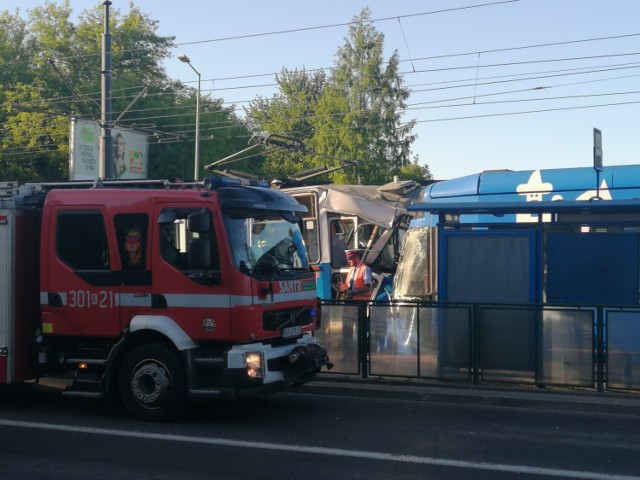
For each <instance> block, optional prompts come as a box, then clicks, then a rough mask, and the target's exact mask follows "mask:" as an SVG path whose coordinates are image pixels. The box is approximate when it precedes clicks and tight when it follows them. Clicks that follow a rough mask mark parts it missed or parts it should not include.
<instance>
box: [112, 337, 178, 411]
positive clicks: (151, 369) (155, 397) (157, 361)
mask: <svg viewBox="0 0 640 480" xmlns="http://www.w3.org/2000/svg"><path fill="white" fill-rule="evenodd" d="M119 383H120V385H119V387H120V395H121V398H122V403H123V404H124V407H125V408H126V409H127V411H128V412H129V414H130V415H132V416H133V417H135V418H139V419H143V420H170V419H172V418H175V417H176V416H178V415H180V414H181V413H182V412H183V409H184V406H185V398H186V396H185V378H184V373H183V369H182V364H181V361H180V358H179V357H178V355H177V352H175V351H174V350H173V349H172V348H170V347H169V346H167V345H163V344H159V343H156V344H150V345H143V346H141V347H138V348H136V349H135V350H133V351H132V352H131V353H129V354H128V355H127V356H126V357H125V359H124V362H123V363H122V368H121V369H120V375H119Z"/></svg>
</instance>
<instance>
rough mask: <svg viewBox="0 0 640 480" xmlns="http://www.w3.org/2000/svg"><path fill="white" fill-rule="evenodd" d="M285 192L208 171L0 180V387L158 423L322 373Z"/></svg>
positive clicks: (312, 290) (310, 289) (307, 280)
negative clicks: (186, 179) (51, 387)
mask: <svg viewBox="0 0 640 480" xmlns="http://www.w3.org/2000/svg"><path fill="white" fill-rule="evenodd" d="M305 210H306V208H305V207H304V206H302V205H300V204H299V203H297V202H296V201H295V200H293V198H292V197H290V196H289V195H287V194H286V193H283V192H280V191H274V190H270V189H268V188H264V187H263V186H257V185H256V184H254V183H253V184H250V185H249V184H244V183H242V184H240V182H238V183H236V182H234V181H233V180H229V179H221V178H215V177H212V178H208V179H206V180H205V181H204V182H202V183H200V184H170V183H168V182H164V181H144V182H136V183H132V182H127V181H120V182H87V183H74V182H70V183H65V182H63V183H58V184H24V185H18V184H12V183H7V182H4V183H2V184H0V384H14V383H21V382H26V381H35V380H38V379H40V378H43V377H61V378H66V379H68V382H67V383H68V386H67V388H66V389H65V390H64V392H63V393H64V394H65V395H71V396H82V397H96V398H115V399H119V400H120V401H121V402H122V404H123V405H124V407H125V408H126V410H127V411H128V412H129V414H130V415H132V416H134V417H136V418H141V419H147V420H167V419H170V418H175V417H176V416H178V415H179V414H180V413H182V412H183V411H184V409H185V407H186V405H187V403H188V401H189V400H190V399H193V398H204V399H209V398H242V397H248V396H255V395H259V394H263V393H267V392H273V391H277V390H279V389H281V388H284V387H287V386H292V385H296V384H301V383H305V382H307V381H309V380H312V379H313V378H314V376H315V375H316V374H317V373H318V372H319V371H320V369H321V368H322V367H323V366H325V367H327V368H330V367H331V364H330V362H329V358H328V356H327V351H326V349H325V348H324V347H323V346H322V345H320V344H319V342H318V341H317V339H316V338H315V337H313V331H314V330H315V329H316V328H318V326H319V322H320V320H319V303H318V299H317V294H316V284H315V274H314V272H313V271H312V270H311V269H310V268H309V265H308V263H307V254H306V250H305V246H304V244H303V242H302V235H301V232H300V225H301V222H300V214H301V213H303V212H304V211H305Z"/></svg>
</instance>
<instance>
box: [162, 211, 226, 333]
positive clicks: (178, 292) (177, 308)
mask: <svg viewBox="0 0 640 480" xmlns="http://www.w3.org/2000/svg"><path fill="white" fill-rule="evenodd" d="M214 215H215V213H214V212H213V211H212V206H211V205H207V204H205V205H202V206H196V205H189V206H185V205H184V204H178V205H171V204H162V205H157V206H156V211H155V212H154V221H153V222H152V225H151V228H153V242H152V265H153V272H152V280H153V282H152V284H153V287H152V294H153V309H154V313H155V314H158V315H164V316H167V317H169V318H171V319H173V320H174V321H175V322H176V323H178V324H179V325H180V327H181V328H182V329H183V330H184V331H185V332H186V333H187V334H188V335H189V336H190V337H191V338H194V339H196V338H203V337H204V338H206V339H220V338H221V337H226V336H227V335H229V334H230V331H229V328H230V327H229V318H230V313H229V311H230V295H229V282H228V280H227V279H226V278H225V274H224V272H222V271H221V268H220V252H219V245H218V239H219V234H218V233H217V232H216V230H215V228H214V222H213V219H214ZM196 216H197V217H198V221H197V222H196V221H194V220H195V217H196ZM203 251H204V252H205V255H204V257H207V258H206V260H205V259H204V258H202V257H203ZM196 257H197V258H198V260H196ZM203 262H204V263H203Z"/></svg>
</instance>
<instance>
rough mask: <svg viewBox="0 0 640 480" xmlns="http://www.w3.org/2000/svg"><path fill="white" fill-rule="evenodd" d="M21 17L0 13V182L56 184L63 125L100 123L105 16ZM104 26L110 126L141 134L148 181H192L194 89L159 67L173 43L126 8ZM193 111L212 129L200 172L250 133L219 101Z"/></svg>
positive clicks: (64, 12) (54, 10)
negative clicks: (145, 139)
mask: <svg viewBox="0 0 640 480" xmlns="http://www.w3.org/2000/svg"><path fill="white" fill-rule="evenodd" d="M19 13H20V11H19V10H16V12H15V13H14V14H11V13H9V12H8V11H0V80H1V82H0V105H2V106H3V107H4V108H2V109H1V110H0V146H1V147H2V150H1V151H0V179H20V180H33V181H35V180H60V179H63V178H66V177H68V151H69V149H68V144H69V137H68V132H69V124H70V121H71V117H72V116H76V117H79V118H86V119H94V120H99V119H100V116H101V105H100V96H101V82H102V77H101V69H102V65H101V63H102V58H101V50H102V33H103V15H104V7H103V6H102V5H98V6H95V7H93V8H89V9H87V10H84V11H83V12H81V14H80V15H79V17H78V18H79V20H78V22H77V24H74V23H73V22H72V21H71V20H70V19H71V13H72V12H71V9H70V7H69V2H68V1H66V2H64V4H62V5H57V4H54V3H52V2H50V1H49V0H45V1H44V2H43V3H42V4H41V5H40V6H38V7H35V8H33V9H32V10H29V11H28V14H27V20H26V21H25V20H23V19H22V17H21V16H20V15H19ZM110 20H111V21H110V33H111V36H112V59H113V67H112V75H113V78H112V119H113V120H114V121H116V120H118V124H117V125H114V126H118V127H129V128H135V129H137V130H140V131H143V132H147V134H148V135H149V140H150V148H149V151H150V156H149V172H150V175H151V177H152V178H160V177H162V178H175V177H179V178H187V179H190V178H193V158H194V143H195V142H194V141H193V140H194V137H195V135H194V133H195V90H194V89H192V88H187V87H186V86H185V85H183V84H181V83H179V82H175V81H172V80H170V79H169V78H168V77H167V75H166V72H165V70H164V67H163V65H162V61H163V60H164V59H166V58H169V56H170V54H171V49H172V47H173V46H174V39H173V37H163V36H159V35H158V34H157V28H158V22H156V21H154V20H153V19H151V18H150V17H149V16H148V15H146V14H144V13H143V12H142V11H141V10H140V9H139V8H137V7H135V6H134V5H133V4H130V5H129V12H128V13H127V14H126V15H123V14H122V13H121V12H120V11H119V10H118V9H114V8H111V9H110ZM143 92H146V93H145V95H141V94H142V93H143ZM76 94H77V95H78V96H79V97H80V98H81V101H80V100H78V99H77V98H76V96H75V95H76ZM201 103H202V105H201V111H202V126H203V128H202V129H201V131H204V130H205V128H208V127H207V124H210V125H209V126H210V127H211V128H215V127H213V126H212V125H214V124H215V125H216V126H217V127H218V130H216V131H215V134H214V132H210V133H209V134H208V135H206V136H205V135H203V136H202V138H203V140H202V142H201V149H200V157H201V159H202V161H201V165H203V164H204V162H206V161H207V160H208V159H216V158H220V157H221V156H225V155H228V154H229V153H231V151H232V150H233V151H237V150H239V149H240V148H243V147H244V146H245V145H246V142H247V140H248V139H249V137H250V134H249V133H248V131H247V129H246V128H245V126H244V123H243V122H242V121H241V120H240V119H239V118H238V117H237V116H236V115H235V114H234V109H233V108H224V107H223V105H222V101H221V100H215V101H214V100H212V99H210V98H208V97H207V96H204V97H203V98H202V102H201ZM222 124H224V125H225V128H224V129H222V128H219V127H220V125H222ZM223 132H224V133H223ZM212 135H213V137H212Z"/></svg>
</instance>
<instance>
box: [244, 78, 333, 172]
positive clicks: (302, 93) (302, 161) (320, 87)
mask: <svg viewBox="0 0 640 480" xmlns="http://www.w3.org/2000/svg"><path fill="white" fill-rule="evenodd" d="M326 81H327V80H326V74H325V73H324V71H322V70H316V71H311V72H307V71H306V70H302V71H298V70H287V69H283V70H282V72H281V73H280V74H279V75H277V76H276V82H277V84H278V88H279V91H278V92H277V93H276V94H274V95H273V97H271V98H264V97H257V98H256V99H254V100H253V101H252V102H251V103H250V105H249V108H248V109H247V122H248V125H249V128H251V129H252V131H254V132H256V133H258V134H260V135H263V136H267V135H271V134H277V135H281V136H284V137H287V138H291V139H294V140H296V141H298V142H300V144H301V146H302V147H304V146H308V144H309V143H310V142H311V141H312V139H313V135H314V133H315V132H314V116H315V114H316V108H317V103H318V99H319V98H320V97H321V96H322V94H323V91H324V87H325V84H326ZM287 143H294V142H288V141H287ZM266 151H267V152H268V153H265V156H264V158H262V159H259V160H256V162H255V167H254V168H256V169H257V170H252V171H257V172H258V173H259V174H260V175H262V176H264V177H267V178H284V177H287V176H289V175H292V174H294V173H296V172H299V171H300V170H304V169H307V168H312V167H316V166H318V165H321V164H322V162H323V161H324V160H323V159H322V158H319V157H318V156H317V155H313V154H309V153H307V152H306V151H305V150H304V149H302V150H300V149H298V150H288V149H286V148H278V146H277V145H276V146H275V147H274V148H267V149H266Z"/></svg>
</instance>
